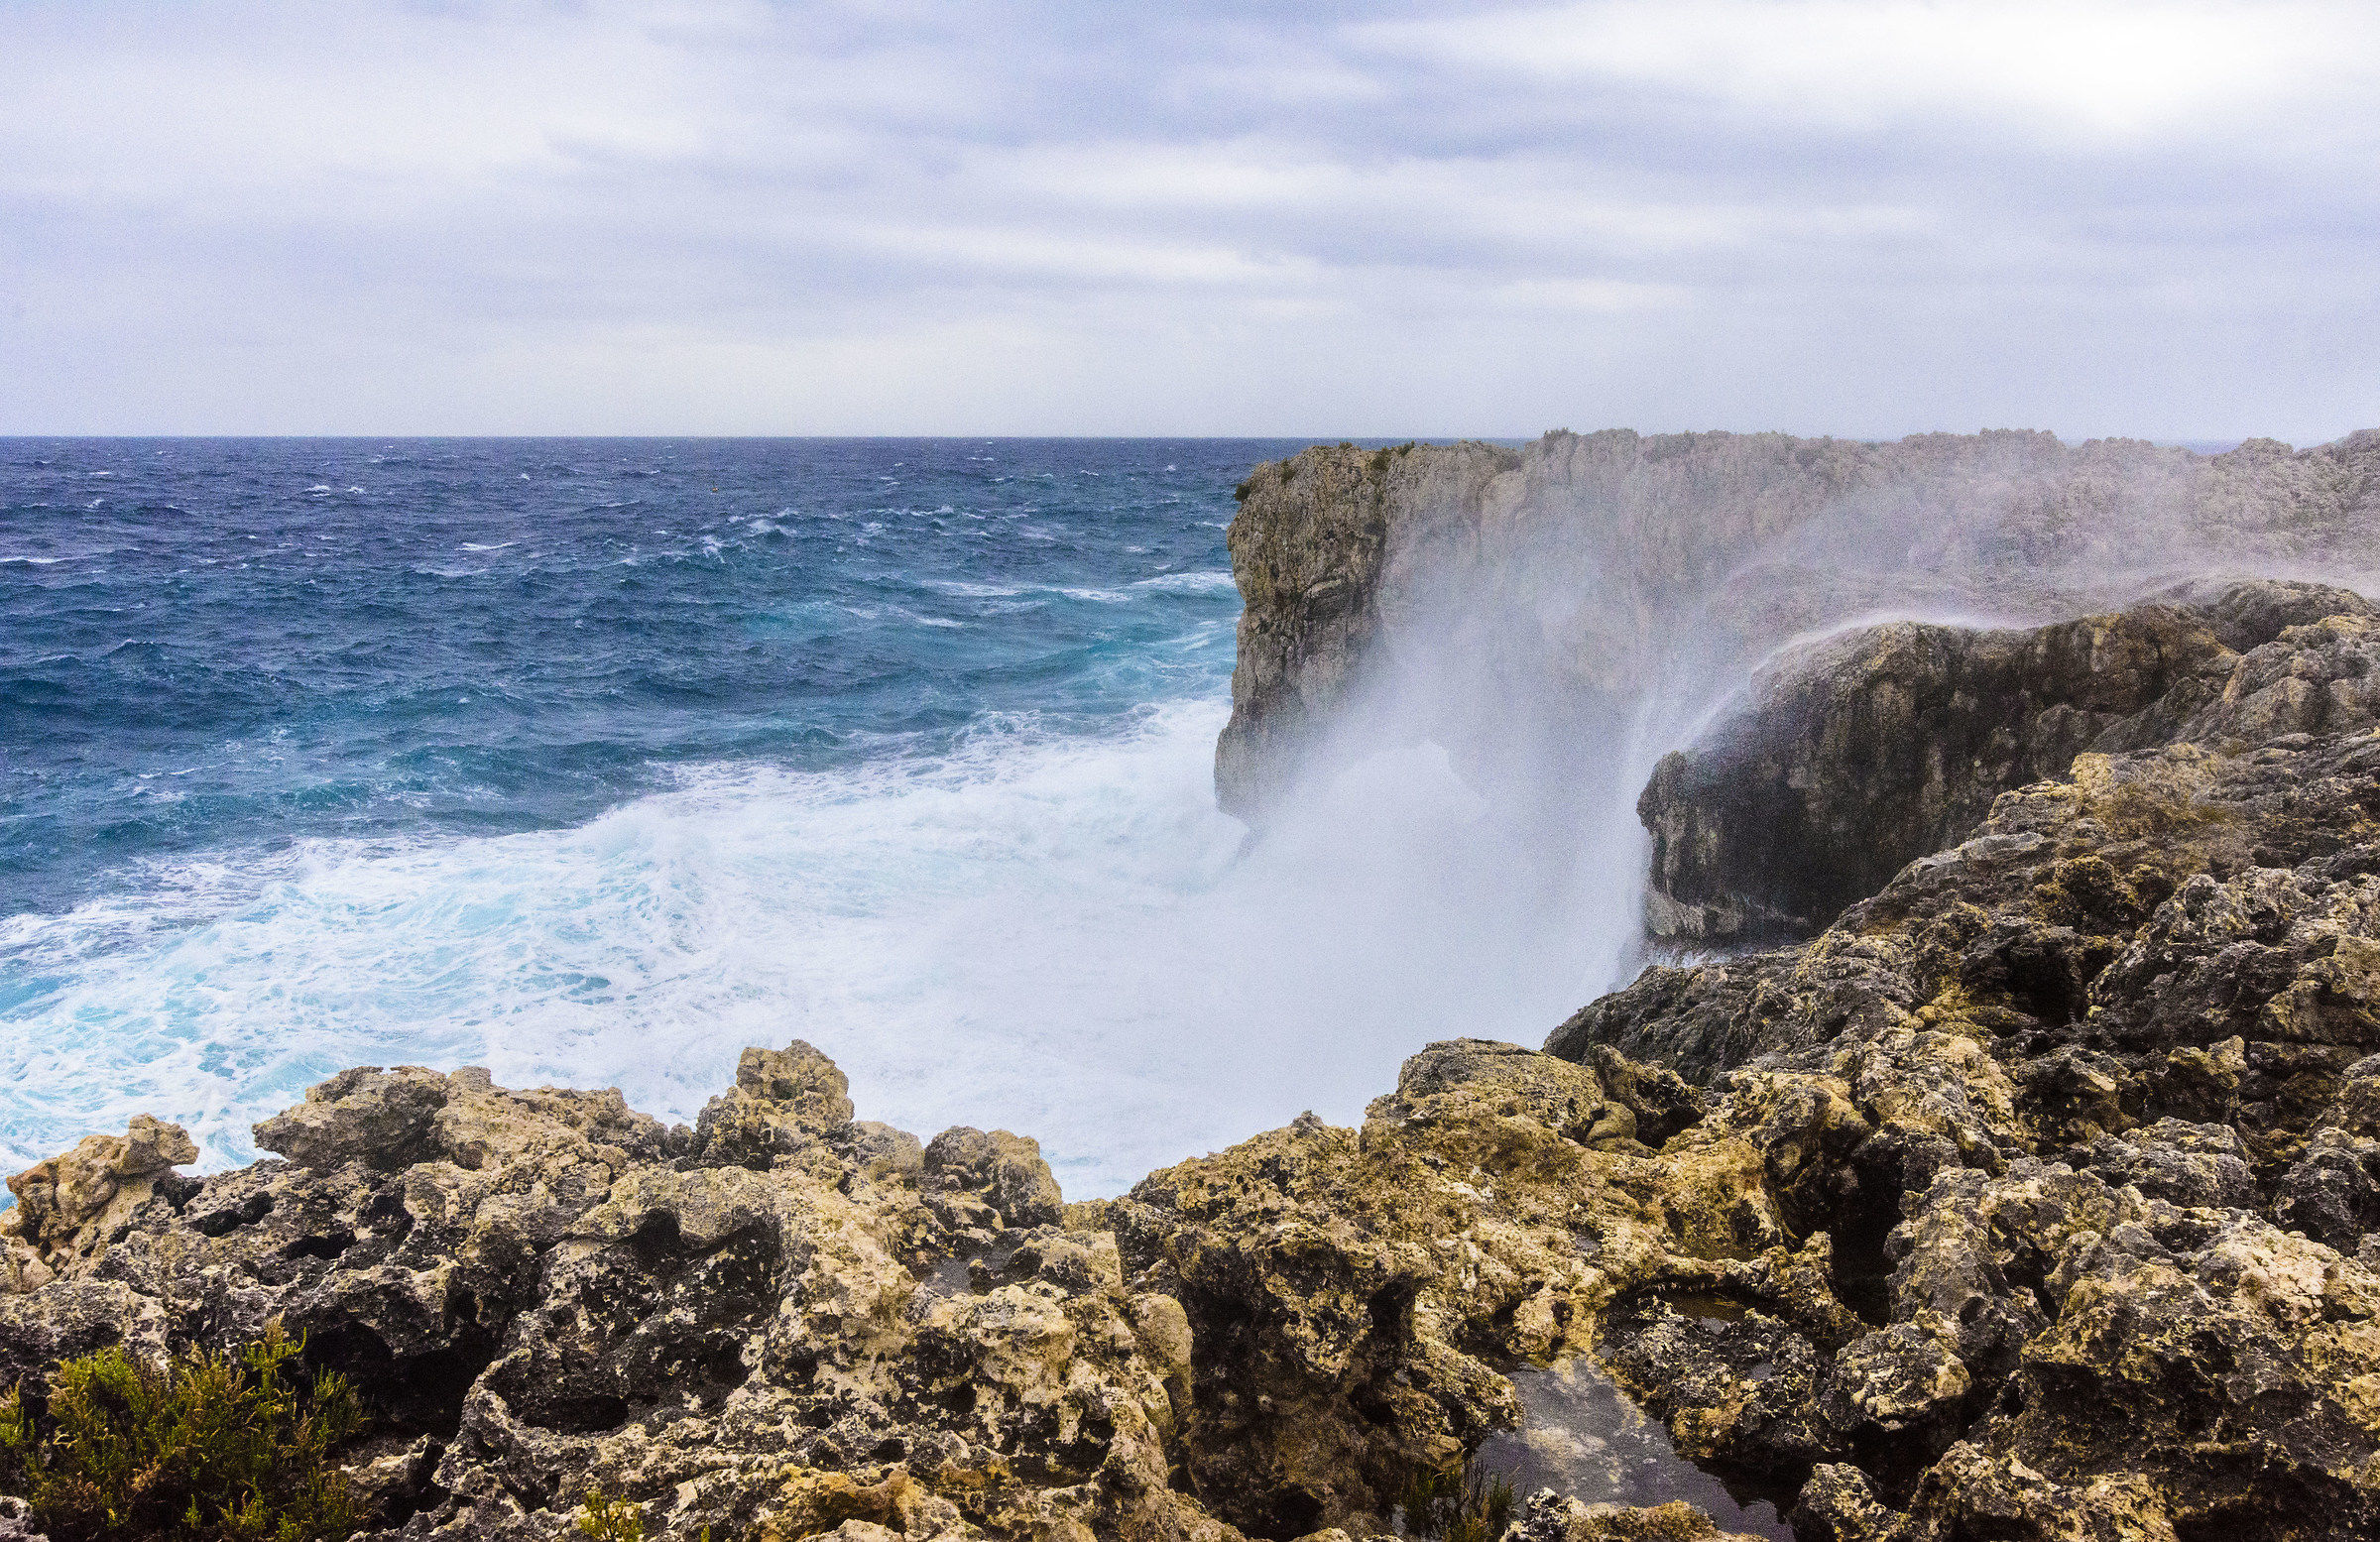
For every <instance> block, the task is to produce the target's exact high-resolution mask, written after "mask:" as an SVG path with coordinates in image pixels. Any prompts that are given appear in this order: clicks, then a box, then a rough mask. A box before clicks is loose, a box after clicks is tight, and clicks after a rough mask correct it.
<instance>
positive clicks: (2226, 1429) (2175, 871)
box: [1547, 590, 2380, 1539]
mask: <svg viewBox="0 0 2380 1542" xmlns="http://www.w3.org/2000/svg"><path fill="white" fill-rule="evenodd" d="M2257 597H2258V596H2257V591H2253V590H2248V591H2233V593H2232V595H2231V596H2229V597H2228V598H2229V599H2230V600H2232V601H2235V602H2243V603H2244V602H2247V601H2254V600H2257ZM2276 598H2279V599H2285V600H2286V601H2287V604H2286V605H2283V606H2281V609H2282V610H2285V611H2291V612H2292V613H2291V614H2290V615H2289V616H2287V617H2285V618H2284V619H2287V620H2291V621H2293V622H2294V623H2295V624H2293V625H2288V626H2284V627H2282V628H2280V629H2278V631H2277V635H2273V636H2271V637H2270V638H2269V639H2268V640H2267V641H2264V642H2261V643H2258V642H2256V641H2255V639H2256V637H2257V636H2259V635H2262V634H2264V633H2265V632H2267V631H2268V627H2267V626H2266V624H2265V623H2264V622H2259V623H2258V624H2257V625H2256V626H2254V627H2252V628H2249V629H2248V633H2247V635H2246V636H2243V637H2240V638H2239V639H2238V641H2240V642H2246V643H2250V644H2252V645H2253V646H2252V647H2250V648H2248V649H2247V650H2246V651H2245V652H2237V651H2235V649H2234V648H2233V647H2232V645H2231V644H2230V643H2229V642H2224V641H2223V640H2220V639H2217V640H2215V641H2216V642H2218V643H2220V644H2221V646H2219V647H2216V648H2213V649H2211V650H2209V648H2208V645H2207V643H2206V642H2204V641H2200V642H2197V643H2194V644H2192V645H2191V649H2190V650H2188V651H2186V652H2189V651H2195V652H2198V653H2199V654H2200V655H2201V664H2199V665H2194V666H2193V667H2191V668H2189V669H2185V670H2183V671H2181V672H2180V673H2179V674H2178V675H2177V676H2176V677H2175V678H2176V681H2177V683H2176V684H2174V685H2173V686H2172V687H2171V688H2170V690H2169V691H2168V692H2167V694H2166V696H2165V697H2164V698H2161V699H2164V700H2165V703H2166V706H2165V710H2164V717H2165V721H2166V722H2168V723H2169V724H2170V725H2172V732H2173V734H2174V737H2176V738H2177V739H2178V740H2180V741H2182V742H2178V743H2171V744H2164V745H2160V746H2158V747H2156V748H2147V749H2136V750H2131V751H2128V752H2122V753H2099V752H2086V753H2084V754H2082V755H2081V756H2079V757H2078V758H2076V759H2075V761H2074V762H2073V764H2072V766H2071V767H2070V768H2068V769H2066V770H2064V771H2060V772H2059V773H2057V774H2056V775H2055V776H2053V777H2051V778H2049V779H2044V780H2040V781H2036V782H2034V783H2032V784H2031V785H2028V786H2024V787H2021V788H2019V789H2017V790H2013V791H2009V792H2006V793H2003V794H2001V795H2000V796H1999V797H1998V798H1997V800H1996V801H1995V802H1994V803H1993V805H1992V807H1991V810H1990V813H1989V815H1988V817H1986V818H1985V819H1984V820H1983V821H1982V822H1981V824H1980V825H1979V826H1978V827H1977V828H1976V829H1974V830H1973V831H1972V833H1971V835H1969V836H1968V838H1966V839H1964V840H1963V841H1962V842H1960V844H1958V845H1956V846H1954V847H1952V848H1951V849H1949V850H1946V851H1943V852H1940V853H1937V854H1934V855H1931V856H1927V857H1925V858H1923V859H1921V860H1919V861H1917V862H1915V863H1913V864H1910V865H1909V866H1907V867H1906V868H1905V869H1903V870H1902V871H1901V872H1900V873H1898V874H1897V875H1896V876H1895V877H1893V878H1892V879H1891V880H1890V882H1889V883H1887V884H1885V885H1884V886H1883V888H1882V889H1881V890H1880V891H1879V892H1877V893H1875V894H1874V895H1872V896H1871V897H1868V898H1866V899H1863V900H1861V901H1860V902H1858V903H1856V904H1853V905H1851V906H1850V907H1849V908H1848V909H1847V910H1845V911H1844V913H1843V914H1842V915H1841V916H1840V917H1838V918H1837V919H1836V920H1835V921H1834V923H1833V924H1832V925H1831V926H1829V927H1827V928H1826V930H1825V931H1824V932H1822V933H1821V934H1820V935H1819V936H1817V937H1816V938H1815V939H1813V940H1811V941H1809V942H1806V943H1802V944H1799V945H1796V946H1792V947H1785V948H1779V949H1774V950H1772V951H1768V952H1762V953H1753V954H1748V955H1743V956H1738V957H1733V958H1728V959H1724V960H1717V961H1713V962H1709V963H1705V964H1701V965H1697V966H1694V967H1690V968H1667V967H1655V968H1652V969H1648V970H1647V971H1645V973H1644V974H1643V975H1642V976H1641V977H1640V978H1639V979H1638V980H1637V981H1636V982H1635V984H1633V985H1632V986H1630V987H1629V988H1628V989H1626V990H1624V991H1621V992H1619V993H1616V994H1615V995H1612V996H1609V997H1606V998H1605V999H1603V1000H1601V1001H1599V1002H1597V1003H1595V1004H1593V1005H1591V1006H1589V1007H1588V1008H1585V1009H1583V1010H1582V1011H1581V1012H1580V1013H1579V1014H1578V1015H1577V1016H1575V1017H1574V1018H1572V1019H1571V1020H1570V1021H1569V1022H1567V1023H1565V1024H1564V1025H1563V1026H1562V1027H1561V1028H1560V1029H1559V1030H1557V1031H1556V1033H1555V1034H1554V1035H1553V1037H1552V1038H1551V1040H1549V1043H1548V1046H1547V1047H1548V1049H1549V1051H1551V1052H1553V1053H1556V1054H1560V1055H1566V1056H1571V1057H1576V1058H1582V1059H1593V1058H1595V1057H1600V1056H1607V1055H1610V1054H1613V1053H1620V1054H1625V1055H1631V1056H1643V1057H1647V1058H1653V1059H1658V1060H1660V1061H1662V1062H1663V1063H1666V1064H1669V1065H1672V1066H1674V1067H1676V1068H1678V1069H1680V1070H1681V1071H1683V1072H1684V1073H1685V1074H1686V1075H1687V1077H1688V1078H1689V1079H1690V1080H1692V1081H1694V1082H1696V1083H1698V1084H1701V1085H1702V1086H1703V1087H1704V1088H1705V1096H1706V1097H1707V1098H1708V1100H1709V1113H1708V1114H1707V1116H1706V1118H1705V1121H1704V1123H1703V1125H1702V1126H1700V1127H1698V1128H1701V1129H1704V1130H1707V1131H1710V1132H1713V1133H1717V1132H1720V1131H1727V1132H1732V1133H1734V1134H1736V1135H1738V1136H1740V1137H1741V1138H1743V1139H1745V1140H1746V1141H1748V1142H1749V1143H1750V1144H1751V1145H1753V1146H1754V1147H1756V1148H1757V1149H1758V1150H1760V1152H1761V1153H1762V1162H1763V1174H1764V1179H1765V1184H1766V1187H1767V1191H1768V1192H1769V1193H1770V1194H1771V1195H1772V1197H1773V1199H1774V1201H1775V1203H1776V1205H1777V1206H1778V1210H1779V1214H1780V1217H1781V1220H1782V1224H1783V1225H1784V1227H1785V1228H1786V1232H1787V1235H1789V1236H1798V1237H1808V1236H1813V1235H1816V1234H1819V1233H1824V1234H1825V1235H1827V1236H1828V1237H1829V1238H1830V1239H1831V1241H1832V1245H1833V1254H1832V1255H1833V1259H1834V1272H1833V1275H1832V1284H1833V1288H1834V1291H1835V1293H1836V1296H1837V1297H1838V1298H1839V1299H1841V1300H1842V1301H1844V1303H1846V1304H1847V1305H1849V1306H1850V1307H1851V1308H1853V1309H1854V1310H1856V1311H1858V1312H1859V1313H1860V1314H1861V1315H1862V1317H1863V1319H1864V1320H1865V1322H1866V1323H1867V1324H1868V1325H1869V1326H1868V1329H1867V1331H1865V1332H1864V1333H1862V1334H1861V1335H1859V1336H1858V1337H1856V1338H1854V1339H1853V1340H1851V1341H1850V1342H1848V1343H1847V1344H1844V1345H1843V1346H1842V1347H1840V1349H1838V1350H1837V1351H1836V1352H1835V1353H1834V1354H1833V1356H1832V1358H1831V1360H1823V1358H1822V1364H1821V1367H1820V1369H1819V1371H1818V1374H1817V1378H1816V1397H1815V1401H1814V1403H1813V1405H1812V1408H1813V1412H1814V1413H1815V1420H1814V1422H1813V1424H1812V1426H1811V1427H1812V1428H1813V1429H1814V1430H1815V1431H1817V1432H1818V1433H1819V1434H1820V1440H1819V1443H1818V1449H1816V1450H1815V1451H1813V1452H1812V1453H1811V1458H1812V1464H1811V1466H1810V1468H1809V1469H1808V1479H1807V1482H1806V1483H1804V1485H1803V1486H1802V1488H1801V1491H1800V1496H1799V1500H1798V1504H1799V1508H1798V1510H1797V1512H1796V1516H1797V1523H1798V1524H1799V1525H1800V1526H1801V1528H1802V1530H1803V1533H1804V1534H1805V1535H1806V1536H1812V1537H1846V1538H1847V1537H1892V1538H1910V1539H1915V1538H1949V1537H1957V1538H1969V1537H1974V1538H1981V1537H2036V1536H2040V1537H2048V1536H2079V1537H2093V1538H2095V1537H2102V1536H2104V1537H2119V1536H2120V1537H2134V1536H2140V1537H2174V1538H2197V1537H2213V1536H2237V1537H2319V1536H2365V1535H2374V1534H2380V1233H2376V1232H2375V1229H2376V1228H2380V1123H2375V1120H2376V1117H2380V822H2376V816H2380V732H2375V730H2374V728H2373V726H2372V724H2373V722H2374V720H2375V716H2376V714H2375V712H2374V710H2373V703H2372V701H2371V699H2370V686H2369V683H2368V679H2367V676H2368V675H2369V673H2370V663H2371V657H2370V654H2369V652H2368V642H2367V640H2368V639H2369V638H2370V635H2371V632H2372V628H2373V626H2374V623H2373V620H2372V612H2371V608H2370V607H2369V606H2368V605H2365V604H2363V603H2362V602H2360V601H2354V600H2353V599H2352V597H2341V596H2335V595H2323V594H2321V593H2320V592H2318V591H2310V590H2299V591H2295V593H2294V595H2282V596H2278V597H2276V596H2275V595H2273V594H2271V593H2269V592H2268V593H2265V594H2264V595H2263V599H2266V600H2272V599H2276ZM2305 603H2311V604H2313V605H2314V608H2315V609H2316V610H2318V611H2320V610H2329V611H2331V612H2332V614H2329V615H2327V616H2325V617H2322V618H2321V619H2316V620H2308V619H2305V617H2304V615H2303V613H2301V612H2296V611H2294V610H2292V608H2293V607H2296V606H2298V605H2301V604H2305ZM2216 613H2217V614H2218V615H2219V613H2220V606H2219V605H2218V607H2217V610H2216ZM2175 624H2177V618H2175V617H2173V616H2171V615H2163V616H2160V615H2146V616H2143V615H2136V616H2134V617H2130V618H2112V619H2106V618H2103V619H2101V620H2099V621H2094V622H2090V623H2085V624H2082V625H2084V626H2086V627H2089V628H2093V629H2098V628H2106V629H2110V630H2112V631H2113V632H2115V633H2116V634H2118V635H2121V634H2123V633H2124V632H2126V631H2127V630H2128V629H2135V628H2168V627H2170V626H2172V625H2175ZM2192 624H2193V625H2195V624H2196V623H2192ZM2167 635H2169V636H2170V635H2172V634H2171V633H2170V632H2168V633H2167ZM2021 644H2022V640H2012V641H2009V642H2006V643H2003V644H2000V645H1995V646H1998V647H2003V648H2015V649H2016V650H2017V651H2018V652H2023V651H2024V650H2023V648H2022V646H2020V645H2021ZM1898 647H1899V643H1898V640H1894V639H1886V640H1883V641H1882V642H1881V643H1879V642H1878V641H1877V640H1873V639H1871V640H1865V641H1863V642H1861V643H1860V644H1858V645H1855V646H1854V647H1853V648H1852V649H1850V650H1848V651H1847V652H1845V653H1844V654H1842V655H1840V656H1841V657H1842V658H1843V659H1861V658H1864V659H1869V660H1872V661H1875V663H1876V664H1877V666H1878V667H1879V668H1880V669H1882V670H1886V671H1889V670H1891V669H1892V668H1894V667H1896V663H1895V660H1896V659H1897V658H1899V657H1900V656H1901V655H1900V653H1899V652H1898V651H1897V650H1898ZM2052 652H2056V651H2055V650H2052ZM2119 652H2120V650H2119ZM1837 667H1838V670H1839V672H1838V674H1837V675H1836V676H1834V678H1835V679H1836V680H1837V681H1841V680H1844V679H1846V678H1848V676H1846V675H1844V674H1843V673H1841V672H1840V670H1841V669H1842V668H1843V667H1844V666H1843V665H1840V664H1839V665H1838V666H1837ZM2194 682H2195V683H2194ZM2176 693H2179V695H2178V696H2177V694H2176ZM1822 694H1823V693H1822ZM1855 694H1856V693H1855V692H1845V691H1843V690H1840V689H1838V690H1834V691H1833V695H1832V699H1833V700H1834V701H1836V702H1841V701H1842V700H1844V699H1846V698H1847V697H1848V696H1850V695H1855ZM2043 710H2044V712H2045V713H2049V712H2056V711H2060V710H2063V709H2062V708H2061V707H2059V706H2058V705H2056V704H2045V706H2044V708H2043ZM2144 710H2146V711H2148V712H2149V713H2150V714H2151V715H2155V714H2156V713H2157V712H2158V710H2159V709H2158V707H2157V706H2156V705H2155V704H2154V703H2152V704H2151V705H2150V706H2149V707H2148V708H2146V709H2144ZM2021 727H2022V725H2020V729H2021ZM2309 729H2319V730H2321V731H2320V732H2309V731H2307V730H2309ZM2201 741H2202V742H2201ZM1835 790H1836V791H1837V792H1838V793H1840V794H1842V795H1844V796H1846V797H1847V796H1864V795H1867V794H1865V793H1854V792H1852V791H1851V790H1850V789H1844V788H1838V789H1835ZM1639 1342H1640V1343H1642V1342H1646V1341H1639ZM1615 1364H1619V1365H1621V1366H1622V1367H1623V1368H1624V1367H1625V1366H1626V1365H1627V1364H1628V1360H1627V1357H1626V1353H1625V1352H1623V1353H1622V1355H1621V1356H1620V1357H1619V1358H1618V1359H1617V1360H1616V1362H1615ZM1668 1376H1669V1379H1670V1380H1671V1381H1672V1382H1673V1384H1678V1385H1691V1384H1693V1381H1692V1377H1691V1374H1690V1373H1689V1374H1683V1375H1682V1374H1679V1373H1677V1372H1676V1371H1675V1370H1674V1369H1672V1370H1670V1371H1669V1372H1668ZM1652 1395H1653V1398H1654V1401H1655V1404H1656V1406H1658V1403H1659V1399H1660V1396H1661V1395H1662V1394H1660V1393H1659V1392H1658V1391H1655V1392H1654V1393H1653V1394H1652ZM1672 1417H1673V1422H1675V1418H1676V1416H1675V1415H1674V1414H1673V1415H1672Z"/></svg>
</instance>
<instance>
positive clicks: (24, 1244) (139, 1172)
mask: <svg viewBox="0 0 2380 1542" xmlns="http://www.w3.org/2000/svg"><path fill="white" fill-rule="evenodd" d="M197 1159H198V1147H197V1146H196V1145H194V1144H192V1143H191V1141H190V1136H189V1132H188V1131H187V1130H185V1129H183V1128H182V1127H180V1126H179V1125H168V1124H165V1123H163V1122H161V1121H159V1120H157V1119H154V1118H152V1117H151V1116H149V1115H147V1114H136V1115H134V1116H133V1118H132V1127H131V1128H129V1129H128V1130H126V1131H125V1132H124V1133H123V1134H121V1135H86V1136H84V1137H83V1140H82V1143H81V1144H79V1145H77V1146H75V1147H74V1149H73V1150H71V1151H68V1152H66V1153H65V1154H64V1155H63V1156H54V1157H51V1158H50V1159H49V1160H48V1161H45V1162H36V1163H35V1164H34V1165H33V1166H31V1167H28V1168H27V1169H25V1171H23V1172H21V1173H19V1174H17V1175H16V1176H15V1177H13V1178H11V1179H9V1180H8V1187H9V1192H11V1193H12V1194H14V1195H16V1197H17V1208H16V1209H15V1210H14V1211H12V1212H11V1213H9V1214H8V1215H6V1216H0V1245H4V1246H5V1249H6V1271H7V1272H6V1274H5V1276H0V1279H4V1280H5V1283H6V1284H7V1285H8V1286H9V1287H10V1288H13V1289H18V1290H24V1289H30V1288H32V1287H34V1286H37V1285H41V1284H45V1283H47V1282H48V1281H49V1280H51V1279H53V1278H55V1277H56V1276H58V1275H59V1274H60V1273H64V1272H68V1271H70V1270H72V1269H74V1268H75V1267H76V1266H77V1265H78V1264H81V1263H84V1262H86V1261H87V1260H89V1259H90V1258H92V1257H94V1256H96V1255H97V1254H98V1253H99V1252H100V1251H102V1250H103V1249H104V1248H105V1247H106V1246H107V1245H108V1243H109V1242H110V1241H112V1240H113V1238H114V1235H115V1233H116V1232H117V1231H118V1229H119V1228H121V1227H122V1226H123V1225H124V1224H125V1223H126V1222H127V1220H128V1219H129V1218H130V1217H131V1215H132V1213H133V1212H134V1211H136V1210H138V1209H139V1208H140V1207H141V1206H143V1205H145V1204H147V1203H148V1201H149V1199H150V1197H151V1196H152V1195H153V1194H155V1193H156V1192H157V1191H158V1189H159V1188H160V1187H161V1186H165V1185H167V1184H168V1183H169V1182H170V1180H171V1178H172V1176H173V1171H174V1169H175V1168H176V1167H177V1166H179V1164H181V1163H183V1162H192V1161H196V1160H197Z"/></svg>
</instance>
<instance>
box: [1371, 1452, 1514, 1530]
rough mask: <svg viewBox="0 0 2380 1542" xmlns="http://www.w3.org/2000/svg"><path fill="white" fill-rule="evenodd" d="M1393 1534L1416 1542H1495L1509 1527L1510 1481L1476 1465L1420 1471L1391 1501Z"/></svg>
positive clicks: (1510, 1522) (1410, 1478)
mask: <svg viewBox="0 0 2380 1542" xmlns="http://www.w3.org/2000/svg"><path fill="white" fill-rule="evenodd" d="M1396 1519H1397V1531H1398V1533H1399V1534H1400V1535H1403V1536H1407V1537H1415V1538H1419V1539H1421V1542H1496V1538H1498V1537H1500V1536H1502V1535H1503V1534H1504V1528H1506V1527H1507V1526H1509V1525H1511V1524H1512V1481H1511V1480H1510V1479H1508V1478H1503V1477H1501V1476H1498V1475H1496V1474H1493V1473H1487V1472H1484V1471H1482V1470H1481V1469H1480V1468H1478V1467H1477V1466H1474V1467H1470V1468H1466V1469H1462V1470H1457V1471H1440V1470H1437V1469H1432V1468H1423V1469H1421V1470H1420V1471H1418V1472H1416V1473H1414V1474H1413V1475H1412V1476H1410V1477H1408V1478H1407V1479H1406V1480H1405V1484H1404V1491H1403V1492H1402V1493H1400V1494H1398V1495H1397V1500H1396Z"/></svg>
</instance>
